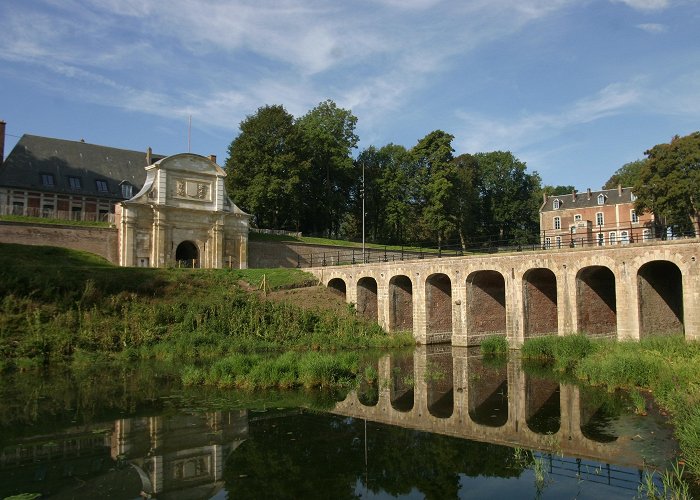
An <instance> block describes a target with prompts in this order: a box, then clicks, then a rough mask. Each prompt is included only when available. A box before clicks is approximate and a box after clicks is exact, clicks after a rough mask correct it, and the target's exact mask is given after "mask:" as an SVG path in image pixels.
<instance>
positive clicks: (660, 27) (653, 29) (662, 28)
mask: <svg viewBox="0 0 700 500" xmlns="http://www.w3.org/2000/svg"><path fill="white" fill-rule="evenodd" d="M637 28H639V29H640V30H644V31H646V32H647V33H651V34H652V35H658V34H660V33H665V32H666V31H668V26H666V25H665V24H658V23H644V24H638V25H637Z"/></svg>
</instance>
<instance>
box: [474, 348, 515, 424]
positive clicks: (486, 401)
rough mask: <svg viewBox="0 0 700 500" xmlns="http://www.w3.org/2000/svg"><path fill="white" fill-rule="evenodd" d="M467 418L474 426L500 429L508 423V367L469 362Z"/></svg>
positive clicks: (475, 361) (479, 361) (478, 360)
mask: <svg viewBox="0 0 700 500" xmlns="http://www.w3.org/2000/svg"><path fill="white" fill-rule="evenodd" d="M467 395H468V398H469V401H468V403H469V418H470V419H471V420H472V421H473V422H474V423H476V424H480V425H486V426H488V427H502V426H503V425H505V424H506V422H507V421H508V365H507V364H505V363H504V364H503V365H502V366H499V367H493V366H486V365H485V364H484V362H483V359H480V358H476V357H475V358H470V360H469V391H468V392H467Z"/></svg>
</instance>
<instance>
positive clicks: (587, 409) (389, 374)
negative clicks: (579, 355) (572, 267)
mask: <svg viewBox="0 0 700 500" xmlns="http://www.w3.org/2000/svg"><path fill="white" fill-rule="evenodd" d="M470 351H471V352H470ZM473 354H474V353H473V351H472V350H469V349H467V348H463V347H461V348H452V347H450V346H422V347H419V348H417V349H416V350H415V351H414V352H413V353H409V354H407V355H406V354H404V355H399V354H397V355H387V356H384V357H383V358H381V359H380V360H379V362H378V366H377V367H376V368H377V371H378V383H376V384H375V385H374V387H373V390H372V387H369V386H368V385H367V384H366V383H365V384H364V386H362V385H361V386H360V388H359V389H358V390H357V391H356V392H353V393H350V395H348V397H347V398H346V399H345V400H344V401H341V402H339V403H337V404H336V406H335V407H334V408H333V410H331V411H332V412H333V413H335V414H339V415H345V416H349V417H353V418H362V419H367V420H370V421H374V422H381V423H385V424H389V425H396V426H400V427H404V428H411V429H416V430H422V431H427V432H436V433H439V434H444V435H449V436H454V437H459V438H463V439H471V440H475V441H480V442H488V443H493V444H499V445H503V446H510V447H522V448H526V449H533V450H542V451H547V452H554V453H557V454H559V453H562V454H564V455H566V456H573V457H579V458H588V459H592V460H596V461H602V462H607V463H610V462H611V461H612V462H613V463H618V464H621V465H628V466H636V467H640V468H641V467H642V466H643V465H644V464H645V459H646V460H651V461H652V462H653V461H655V460H664V459H670V458H671V456H672V455H673V452H674V451H675V450H674V449H668V450H659V451H658V452H657V453H655V455H656V456H654V457H651V456H650V455H649V453H648V452H649V449H648V450H647V451H644V450H643V447H644V446H648V444H649V443H648V442H647V443H646V445H645V444H644V442H646V441H647V438H648V437H650V436H647V435H646V434H644V432H643V431H639V432H641V434H644V435H643V436H636V437H633V436H632V435H629V436H618V435H616V434H615V431H614V430H613V429H612V428H611V426H610V425H609V423H608V418H610V417H611V415H608V414H607V413H606V411H605V410H604V409H603V405H604V403H603V400H602V399H601V398H600V397H597V396H596V395H595V394H594V393H588V392H586V390H585V389H581V388H579V387H577V386H575V385H568V384H561V385H560V384H559V383H557V382H556V381H553V380H551V379H545V378H540V377H538V376H536V375H529V374H527V373H526V372H524V371H523V370H522V368H521V363H520V359H519V357H518V356H510V357H509V360H508V362H507V363H505V362H504V363H503V364H501V365H494V364H493V363H491V364H489V363H488V362H486V361H484V360H483V359H482V358H481V356H478V355H473ZM612 418H621V419H622V422H623V423H622V424H621V426H620V428H627V427H628V428H629V429H634V428H635V427H634V425H633V424H632V423H631V422H633V421H634V419H635V418H636V417H635V416H634V415H629V416H625V415H621V416H618V417H615V416H614V415H612ZM647 418H652V417H647ZM625 419H628V420H629V421H628V420H625ZM615 428H617V426H616V427H615ZM601 429H603V430H602V431H601ZM649 430H653V428H651V427H650V428H649ZM637 432H638V431H637V430H635V431H634V433H637ZM658 432H667V433H668V435H667V436H655V438H659V439H661V440H662V441H663V440H664V439H666V438H667V442H668V443H672V442H673V441H672V437H671V430H670V429H667V430H661V431H660V430H659V429H657V433H658ZM665 455H669V456H665Z"/></svg>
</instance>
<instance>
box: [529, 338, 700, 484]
mask: <svg viewBox="0 0 700 500" xmlns="http://www.w3.org/2000/svg"><path fill="white" fill-rule="evenodd" d="M521 353H522V356H523V358H524V359H537V360H541V361H545V362H547V363H549V364H551V365H552V366H553V367H554V368H555V369H556V370H559V371H566V372H567V373H570V374H572V375H574V376H575V377H576V378H577V379H578V380H581V381H585V382H588V383H590V384H592V385H597V386H602V387H606V388H607V389H609V390H613V389H616V388H623V389H631V390H634V391H639V390H648V391H651V392H652V394H653V395H654V398H655V400H656V402H657V403H658V404H659V405H661V406H662V407H663V408H665V409H667V410H668V411H669V413H670V415H671V419H672V422H673V424H674V426H675V434H676V438H677V439H678V443H679V446H680V449H681V455H682V457H681V460H682V463H684V464H685V467H686V470H687V471H688V472H689V473H690V474H691V475H692V476H694V477H695V478H700V369H699V368H700V344H698V343H695V342H687V341H686V340H685V339H684V338H683V337H681V336H665V337H660V336H659V337H650V338H646V339H642V340H641V341H639V342H632V341H629V342H617V341H612V340H599V341H592V340H590V339H585V338H583V337H582V336H579V335H570V336H564V337H542V338H536V339H531V340H528V341H526V342H525V344H524V345H523V348H522V350H521ZM635 407H636V410H637V411H639V412H643V411H645V408H644V407H643V404H642V402H640V401H639V398H637V401H636V402H635Z"/></svg>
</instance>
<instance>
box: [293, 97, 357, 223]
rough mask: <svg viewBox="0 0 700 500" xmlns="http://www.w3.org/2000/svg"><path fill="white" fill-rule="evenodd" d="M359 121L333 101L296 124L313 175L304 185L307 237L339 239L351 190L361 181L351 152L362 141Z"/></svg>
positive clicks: (304, 220) (328, 101)
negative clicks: (357, 125)
mask: <svg viewBox="0 0 700 500" xmlns="http://www.w3.org/2000/svg"><path fill="white" fill-rule="evenodd" d="M356 124H357V118H356V117H355V116H354V115H353V114H352V112H351V111H349V110H346V109H343V108H339V107H338V106H336V104H335V103H334V102H333V101H331V100H330V99H329V100H327V101H324V102H321V103H319V104H318V106H316V107H315V108H314V109H312V110H311V111H309V112H308V113H307V114H306V115H304V116H302V117H301V118H299V119H298V120H297V125H298V126H299V129H300V131H301V133H302V141H303V144H302V148H303V153H302V154H303V155H304V158H305V159H307V160H308V161H309V165H310V171H309V175H308V177H307V178H306V179H304V181H303V183H302V191H303V198H302V199H303V214H302V217H303V224H302V226H301V230H302V231H303V232H305V233H311V234H324V235H326V236H329V237H330V236H331V235H336V236H337V235H338V234H339V230H340V222H341V220H342V218H343V215H344V214H345V213H346V212H347V210H348V201H349V194H350V188H351V186H352V185H353V183H354V182H355V181H356V179H357V178H358V176H357V172H355V169H354V168H353V161H352V157H351V153H352V150H353V149H355V148H356V147H357V142H358V140H359V138H358V137H357V135H356V134H355V126H356Z"/></svg>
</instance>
